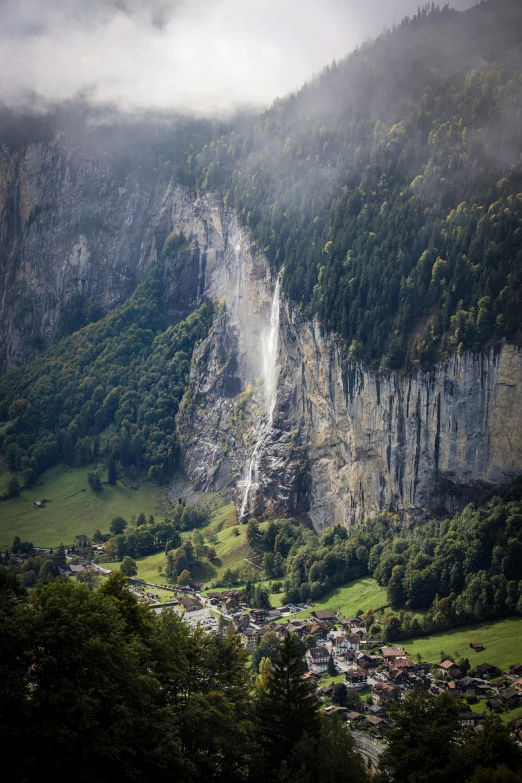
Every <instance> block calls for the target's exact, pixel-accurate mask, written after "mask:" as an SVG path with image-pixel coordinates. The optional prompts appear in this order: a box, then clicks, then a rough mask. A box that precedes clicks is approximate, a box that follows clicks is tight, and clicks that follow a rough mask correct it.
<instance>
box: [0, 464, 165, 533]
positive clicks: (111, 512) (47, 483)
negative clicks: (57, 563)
mask: <svg viewBox="0 0 522 783" xmlns="http://www.w3.org/2000/svg"><path fill="white" fill-rule="evenodd" d="M93 468H94V465H90V466H88V467H85V468H71V469H69V470H65V469H64V468H63V467H61V466H56V467H54V468H50V469H49V470H47V471H45V473H43V474H42V475H41V476H40V478H39V481H38V483H37V484H36V485H35V486H34V487H31V489H29V490H23V491H22V492H21V494H20V495H19V497H16V498H11V499H9V500H4V501H1V502H0V545H1V546H2V547H4V546H6V545H9V546H10V545H11V544H12V541H13V538H14V537H15V536H20V538H21V539H22V540H24V541H32V542H33V544H35V546H43V547H49V546H58V545H59V544H60V543H61V542H63V543H64V544H71V543H72V542H73V540H74V536H75V535H78V534H79V533H85V534H86V535H88V536H92V534H93V533H94V531H95V530H96V528H99V529H100V530H101V531H102V533H106V532H108V529H109V525H110V522H111V520H112V518H113V517H115V516H122V517H124V518H125V519H127V520H129V521H130V519H131V518H132V516H133V515H136V516H137V515H138V514H139V513H140V512H141V511H143V512H144V513H145V514H147V516H148V515H149V514H154V515H157V514H162V513H165V511H166V510H167V509H168V508H169V505H168V500H167V496H166V492H165V491H161V490H158V488H157V487H154V486H153V485H152V484H150V483H148V482H146V483H145V482H144V483H143V484H142V485H141V486H140V488H139V489H138V490H132V489H128V488H127V487H124V486H123V485H122V484H121V483H120V482H118V484H117V485H116V486H114V487H111V486H109V485H106V484H105V485H104V487H103V490H102V491H101V492H100V493H95V492H93V491H92V490H91V489H90V488H89V484H88V482H87V473H88V472H89V470H93ZM43 498H45V499H47V500H48V501H49V502H48V503H47V505H46V506H45V508H42V509H33V503H34V502H35V500H42V499H43Z"/></svg>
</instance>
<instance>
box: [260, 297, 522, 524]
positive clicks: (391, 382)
mask: <svg viewBox="0 0 522 783" xmlns="http://www.w3.org/2000/svg"><path fill="white" fill-rule="evenodd" d="M281 367H282V369H281V375H280V383H279V397H278V405H279V410H280V415H279V417H278V422H279V427H280V433H279V435H278V437H276V439H275V441H274V447H273V448H272V450H270V449H269V451H268V455H267V459H266V468H267V470H268V474H269V475H268V477H267V489H266V492H267V494H268V495H274V496H275V494H276V492H277V480H278V479H277V476H278V461H279V460H278V457H277V452H278V451H280V447H279V446H278V441H280V440H281V438H284V437H285V436H286V437H288V435H289V433H290V432H292V431H293V432H294V433H295V432H296V431H298V432H299V440H300V441H301V442H302V444H303V446H304V448H305V451H306V471H307V487H308V500H309V514H310V517H311V519H312V521H313V523H314V526H315V527H316V529H322V528H323V527H326V526H329V525H332V524H334V523H339V522H340V523H342V524H346V525H348V524H351V523H354V522H360V521H361V520H363V519H364V518H366V517H367V516H369V515H370V514H372V513H374V512H376V511H379V510H389V511H394V512H398V513H399V514H401V515H403V516H405V517H408V518H423V517H425V516H426V515H427V514H428V513H430V512H432V513H434V512H437V511H443V510H444V509H445V510H446V511H448V512H449V511H453V510H455V509H457V508H459V507H461V506H462V505H463V503H464V502H469V500H470V499H471V498H472V497H473V495H474V494H476V493H477V491H481V490H484V489H487V488H491V487H493V486H498V485H499V484H502V483H506V482H509V481H511V480H513V479H514V478H515V477H516V476H518V475H520V474H521V473H522V413H521V402H522V352H521V351H520V350H519V349H518V348H516V347H514V346H510V345H503V346H499V347H497V348H491V349H490V350H489V351H487V352H486V353H485V354H483V355H473V354H471V353H464V354H462V355H455V356H453V357H451V358H450V359H448V360H447V361H445V362H443V363H441V364H439V365H437V366H436V367H435V369H434V370H433V372H430V373H425V372H421V371H418V372H416V373H414V374H412V375H409V376H403V375H401V374H398V373H393V372H392V373H379V372H375V371H372V370H369V369H368V368H366V367H365V366H364V365H362V364H359V363H356V362H354V361H351V360H350V359H349V357H348V356H347V355H346V353H345V351H344V350H343V347H342V345H341V344H340V342H339V341H337V340H336V339H335V338H334V337H332V336H331V335H327V334H325V333H324V332H323V331H322V330H321V328H320V326H319V324H318V323H317V322H313V323H312V322H310V321H308V320H305V319H303V318H302V317H301V316H300V314H299V311H298V310H297V308H295V307H293V306H292V305H291V304H289V303H286V305H285V307H284V308H283V313H282V319H281ZM294 437H295V435H294Z"/></svg>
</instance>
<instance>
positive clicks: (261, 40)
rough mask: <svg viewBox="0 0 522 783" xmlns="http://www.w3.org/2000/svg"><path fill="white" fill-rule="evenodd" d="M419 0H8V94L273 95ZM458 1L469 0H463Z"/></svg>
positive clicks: (155, 101) (118, 98)
mask: <svg viewBox="0 0 522 783" xmlns="http://www.w3.org/2000/svg"><path fill="white" fill-rule="evenodd" d="M418 5H419V3H418V0H283V1H281V0H249V2H247V3H245V2H243V1H242V0H97V1H96V2H86V0H46V2H45V3H42V2H41V0H1V2H0V6H1V13H2V26H1V30H0V100H2V101H3V102H4V103H7V104H8V105H9V106H11V107H20V106H23V107H26V106H27V105H30V106H32V107H34V106H42V107H44V106H46V105H47V104H48V103H55V102H59V101H62V100H67V99H72V98H76V97H78V96H79V95H81V96H83V97H85V98H87V99H88V100H89V101H91V102H93V103H96V104H107V103H112V104H114V105H116V106H117V107H118V108H120V109H123V110H125V111H135V110H143V109H145V110H147V109H149V110H152V109H153V110H169V111H170V110H176V111H179V110H182V111H193V112H196V113H199V114H215V113H221V112H226V111H230V110H233V109H235V108H237V107H241V106H246V105H253V106H264V105H268V104H269V103H270V102H271V101H272V100H273V99H274V98H275V97H277V96H279V95H283V94H285V93H287V92H289V91H291V90H293V89H295V88H297V87H299V86H300V85H301V84H302V83H303V82H304V81H305V80H307V79H308V78H309V77H310V76H311V75H312V74H313V73H314V72H317V71H318V70H319V69H321V68H322V67H323V66H324V65H326V64H327V63H328V62H330V61H331V60H332V59H334V58H339V57H342V56H344V55H345V54H347V53H348V52H349V51H350V50H352V49H353V48H354V47H356V46H358V45H359V44H361V43H362V42H363V41H364V40H365V39H366V38H367V37H369V36H375V35H377V34H378V33H379V32H380V31H381V30H382V29H383V28H384V27H385V26H389V25H393V24H394V23H395V22H399V21H400V20H401V19H402V18H403V16H404V15H405V14H413V13H415V12H416V10H417V6H418ZM452 5H453V7H455V8H458V9H459V10H461V9H464V8H467V7H469V6H470V5H472V3H471V2H470V0H454V2H453V3H452Z"/></svg>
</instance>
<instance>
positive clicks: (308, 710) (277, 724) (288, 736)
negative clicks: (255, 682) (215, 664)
mask: <svg viewBox="0 0 522 783" xmlns="http://www.w3.org/2000/svg"><path fill="white" fill-rule="evenodd" d="M256 711H257V719H258V726H259V736H260V744H261V748H262V754H263V759H264V762H265V766H266V771H267V775H268V779H271V778H275V777H277V775H278V772H279V770H280V768H281V764H282V762H283V761H284V760H285V759H288V758H289V756H290V754H291V753H292V751H293V749H294V748H295V747H296V745H297V744H298V743H299V742H300V741H301V740H302V739H303V737H304V736H305V735H306V736H307V737H308V738H310V739H314V738H315V737H317V735H318V733H319V704H318V701H317V698H316V696H315V694H314V693H313V691H312V690H311V689H310V685H309V683H308V682H307V681H306V680H303V664H302V659H301V651H300V649H299V643H298V639H297V637H296V636H295V634H289V635H288V636H286V637H285V639H284V641H283V642H282V643H281V645H280V654H279V657H278V658H277V659H275V660H274V661H273V662H272V671H271V673H270V675H269V676H268V677H267V684H266V688H265V689H264V690H262V691H261V693H260V695H259V698H258V701H257V705H256Z"/></svg>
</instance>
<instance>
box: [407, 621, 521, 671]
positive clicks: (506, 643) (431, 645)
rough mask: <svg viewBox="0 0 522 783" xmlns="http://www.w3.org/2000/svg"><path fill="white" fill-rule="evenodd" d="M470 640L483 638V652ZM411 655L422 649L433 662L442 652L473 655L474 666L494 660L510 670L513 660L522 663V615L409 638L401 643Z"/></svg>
mask: <svg viewBox="0 0 522 783" xmlns="http://www.w3.org/2000/svg"><path fill="white" fill-rule="evenodd" d="M470 642H481V643H482V644H483V645H484V647H485V649H484V651H483V652H479V653H472V652H470V649H469V643H470ZM401 644H403V647H404V649H405V650H406V651H407V652H408V653H409V654H410V655H411V656H416V655H417V654H418V653H420V655H421V656H422V658H423V660H425V661H430V663H437V662H439V661H440V655H441V652H444V655H445V657H448V658H451V659H453V660H454V659H455V658H462V657H464V658H469V660H470V663H471V665H472V666H477V665H478V664H479V663H491V664H493V665H494V666H498V667H499V668H500V669H502V670H503V671H507V669H508V668H509V665H510V664H512V663H522V618H521V617H509V618H507V619H505V620H497V621H491V622H486V623H480V624H477V625H468V626H466V627H465V628H457V629H454V630H452V631H446V632H444V633H437V634H433V635H431V636H423V637H421V638H419V639H408V640H407V641H405V642H403V643H401Z"/></svg>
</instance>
